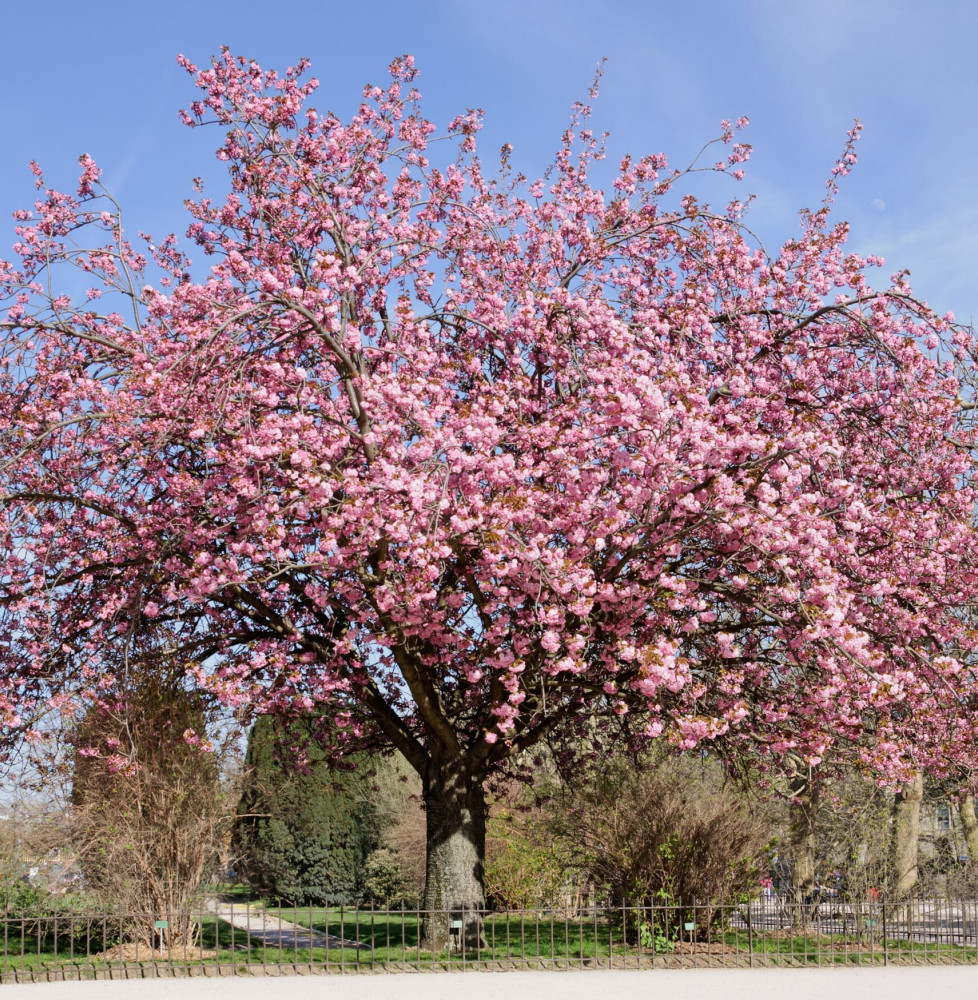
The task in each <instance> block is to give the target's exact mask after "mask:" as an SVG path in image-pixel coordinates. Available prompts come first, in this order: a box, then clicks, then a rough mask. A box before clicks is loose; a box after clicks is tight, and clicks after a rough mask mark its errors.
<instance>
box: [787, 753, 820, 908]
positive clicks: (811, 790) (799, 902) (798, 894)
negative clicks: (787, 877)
mask: <svg viewBox="0 0 978 1000" xmlns="http://www.w3.org/2000/svg"><path fill="white" fill-rule="evenodd" d="M790 788H791V805H790V807H789V812H788V838H789V842H790V845H791V900H792V904H793V905H792V908H791V923H792V925H794V926H796V927H798V926H805V925H806V924H808V922H809V920H810V918H811V913H812V910H813V907H814V906H815V905H816V902H817V901H816V898H815V810H816V806H817V804H818V803H817V789H816V788H815V785H814V784H813V782H812V780H811V772H810V769H809V768H807V767H805V769H804V770H801V769H799V770H798V771H796V772H795V775H794V777H793V778H792V779H791V785H790Z"/></svg>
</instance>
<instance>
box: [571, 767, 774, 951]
mask: <svg viewBox="0 0 978 1000" xmlns="http://www.w3.org/2000/svg"><path fill="white" fill-rule="evenodd" d="M559 833H560V835H561V837H562V839H563V841H564V843H565V844H566V845H567V848H568V849H569V853H570V854H571V855H572V856H573V857H574V858H575V859H576V865H577V868H578V870H579V872H580V873H581V876H582V877H583V878H585V879H587V880H588V881H590V882H592V883H593V884H594V885H595V888H596V891H597V892H598V893H599V894H600V895H602V896H603V897H604V898H605V899H606V901H607V902H609V903H611V904H612V905H613V906H615V907H623V906H636V905H640V906H653V905H655V904H656V903H670V904H672V906H673V907H674V908H673V909H672V910H670V917H669V921H670V926H669V927H659V928H657V930H658V932H660V933H666V934H670V933H673V932H674V931H675V927H677V926H682V924H683V923H685V922H686V921H687V920H689V919H692V914H693V911H692V909H691V908H692V907H693V906H694V905H696V906H697V909H696V911H695V919H696V922H697V924H698V927H699V928H700V929H705V928H706V927H707V926H709V925H710V924H711V923H713V922H714V920H715V919H716V918H717V916H718V914H719V912H720V911H719V910H718V909H716V908H715V907H712V908H711V904H721V903H727V904H729V903H731V902H738V901H740V900H742V899H746V898H747V897H748V896H749V895H750V894H752V893H755V892H756V891H757V889H758V885H759V876H760V871H761V867H762V865H763V864H764V860H765V856H766V848H767V846H768V845H769V843H770V840H771V836H772V828H771V825H770V821H769V819H768V817H767V816H766V814H764V812H763V811H761V810H760V809H759V808H758V807H756V806H754V807H753V808H752V804H751V803H749V802H748V800H747V798H746V797H745V795H744V794H743V793H742V792H741V791H739V790H738V789H736V788H735V787H734V786H733V785H732V784H730V783H728V782H726V781H725V780H724V776H723V772H722V770H721V768H720V767H719V765H718V764H717V763H716V762H714V761H711V760H705V759H701V758H686V757H684V758H665V759H662V760H659V761H656V760H654V759H653V760H645V761H642V762H640V763H639V764H637V765H633V766H626V765H621V764H613V765H611V766H606V767H604V768H603V769H600V770H599V771H597V772H596V773H595V774H594V776H593V777H592V779H591V780H590V781H588V782H587V783H586V784H584V785H582V786H581V787H580V788H577V789H571V790H569V791H568V792H566V793H565V801H564V806H563V809H562V815H561V816H560V818H559ZM636 930H637V928H636V927H635V926H631V927H628V928H627V932H628V934H629V936H634V934H635V931H636Z"/></svg>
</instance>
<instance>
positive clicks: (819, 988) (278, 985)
mask: <svg viewBox="0 0 978 1000" xmlns="http://www.w3.org/2000/svg"><path fill="white" fill-rule="evenodd" d="M976 990H978V967H975V966H961V965H957V966H931V967H912V968H907V967H892V966H891V967H889V968H882V969H831V968H829V969H750V970H747V969H675V970H673V969H669V970H666V969H662V970H645V971H635V972H629V971H621V972H616V971H607V970H596V971H587V970H577V971H570V972H446V973H437V972H434V973H432V972H424V973H379V974H374V975H359V976H356V975H348V976H291V975H290V976H256V977H241V976H238V977H232V976H228V977H226V978H221V979H217V978H213V979H212V978H200V979H197V978H194V979H141V980H130V981H122V982H120V981H105V980H99V981H85V982H69V983H25V984H16V985H4V986H2V987H0V995H2V996H3V997H4V998H5V1000H6V998H10V1000H324V998H328V1000H459V997H460V996H462V997H464V998H465V1000H504V998H505V1000H550V998H551V997H552V998H555V1000H604V998H608V997H611V998H613V1000H786V998H790V1000H867V998H868V997H885V998H886V1000H911V998H913V1000H920V998H921V997H928V996H930V997H933V996H943V997H970V996H975V995H976Z"/></svg>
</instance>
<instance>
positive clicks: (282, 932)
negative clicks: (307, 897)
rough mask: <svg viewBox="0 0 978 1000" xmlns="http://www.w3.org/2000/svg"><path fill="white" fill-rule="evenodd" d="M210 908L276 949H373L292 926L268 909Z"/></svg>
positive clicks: (333, 936)
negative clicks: (268, 911) (267, 910)
mask: <svg viewBox="0 0 978 1000" xmlns="http://www.w3.org/2000/svg"><path fill="white" fill-rule="evenodd" d="M208 909H209V910H210V911H211V913H213V914H214V915H215V916H217V917H218V919H220V920H224V921H226V922H227V923H229V924H231V925H232V926H234V927H236V928H238V929H239V930H242V931H244V932H245V933H246V934H248V935H249V936H250V937H252V938H254V939H256V940H258V941H260V942H263V943H264V944H266V945H268V946H269V947H274V948H367V949H369V948H370V945H369V944H364V943H363V942H362V941H350V940H349V939H348V938H341V937H337V936H336V935H335V934H324V933H323V932H322V931H316V930H310V928H308V927H302V926H301V925H300V924H292V923H289V921H288V920H282V919H281V917H276V916H274V915H272V914H270V913H267V912H266V911H265V910H261V909H257V910H256V909H252V908H251V907H248V906H246V905H243V904H236V905H235V906H231V905H230V904H228V903H210V904H209V905H208Z"/></svg>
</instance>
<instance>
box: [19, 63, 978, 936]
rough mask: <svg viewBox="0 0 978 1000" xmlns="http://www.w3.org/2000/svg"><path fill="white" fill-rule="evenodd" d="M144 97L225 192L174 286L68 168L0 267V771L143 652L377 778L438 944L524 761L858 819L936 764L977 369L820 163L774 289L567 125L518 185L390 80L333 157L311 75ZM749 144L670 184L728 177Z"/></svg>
mask: <svg viewBox="0 0 978 1000" xmlns="http://www.w3.org/2000/svg"><path fill="white" fill-rule="evenodd" d="M181 61H182V63H183V65H184V66H185V68H186V69H187V70H188V71H189V72H190V73H191V74H192V75H193V77H194V79H195V82H196V84H197V86H198V87H199V88H200V91H201V96H200V99H199V100H198V101H196V102H195V103H193V104H192V105H191V106H190V108H189V109H188V110H187V111H186V112H185V113H184V120H185V121H186V123H187V124H188V125H190V126H192V127H198V126H201V125H203V124H205V123H208V122H210V123H217V126H218V128H219V129H220V130H221V133H222V136H223V138H222V142H221V146H220V148H219V149H218V152H217V156H218V159H219V160H220V161H222V163H223V164H224V165H225V166H226V168H227V172H228V189H227V191H225V192H223V193H222V194H220V195H218V196H217V197H210V196H207V195H205V194H204V192H203V189H202V185H201V184H200V182H197V188H198V193H199V196H198V197H197V199H196V200H193V201H190V202H188V205H187V207H188V210H189V212H190V215H191V217H192V222H191V225H190V230H189V235H190V237H191V238H192V240H193V242H194V243H195V244H196V245H197V246H198V247H199V248H201V249H202V251H203V253H204V255H205V262H207V263H210V264H211V265H212V266H211V267H210V268H209V270H208V271H207V272H206V273H200V272H199V271H198V270H195V268H194V267H193V266H192V265H191V263H190V261H189V260H188V258H187V257H185V256H184V254H183V253H182V251H181V250H180V249H179V248H178V246H177V241H176V239H175V238H174V237H172V236H171V237H168V238H166V239H164V240H162V241H160V242H158V243H153V242H152V241H150V240H149V238H148V237H147V238H146V239H145V244H146V245H145V247H143V246H142V244H140V246H139V247H137V245H136V244H135V243H133V242H131V241H130V239H129V237H128V236H127V234H126V232H124V230H123V221H122V216H121V212H120V210H119V208H118V206H117V204H116V203H115V202H114V201H113V200H112V198H111V197H110V195H109V193H108V192H107V191H105V190H104V188H103V187H102V186H101V184H100V180H99V170H98V168H97V166H96V165H95V163H94V162H93V161H92V160H91V159H90V158H89V157H87V156H84V157H82V159H81V164H82V174H81V179H80V182H79V186H78V190H77V193H76V194H74V195H70V194H66V193H63V192H59V191H56V190H54V189H52V188H51V187H49V186H48V185H47V184H46V182H45V180H44V177H43V175H42V174H41V171H40V168H37V167H35V168H34V169H35V173H36V175H37V187H38V189H39V196H38V200H37V203H36V205H35V207H34V208H33V209H32V210H30V211H25V212H22V213H20V214H19V225H18V229H17V243H16V245H15V247H14V253H15V257H14V260H13V261H12V262H9V263H0V296H2V300H3V301H4V302H5V307H4V308H5V311H4V312H0V329H2V331H3V348H2V395H0V428H2V435H3V445H4V450H3V453H4V455H5V456H6V460H5V463H4V465H3V481H2V486H0V495H2V498H3V503H2V506H0V518H2V534H0V539H2V541H0V547H2V559H3V572H2V577H0V585H2V592H0V597H2V614H3V618H2V635H0V641H2V646H0V664H2V667H0V676H2V687H0V714H2V718H3V721H4V723H5V725H6V726H7V727H8V730H9V731H10V732H11V733H13V732H15V731H16V730H17V729H18V727H22V728H23V727H29V726H31V725H33V724H34V723H33V720H34V719H35V717H36V716H37V714H38V713H39V712H41V711H44V710H53V709H60V710H62V711H67V710H71V709H72V707H73V706H75V705H76V704H77V703H78V701H79V699H81V700H84V699H89V700H90V699H97V698H98V696H99V691H100V690H102V689H106V688H111V687H112V685H113V683H114V675H115V674H116V672H117V671H118V670H119V669H120V664H122V663H124V662H126V658H127V656H128V653H127V650H128V649H129V648H130V647H131V645H132V644H133V643H134V642H137V641H138V634H139V630H140V628H141V627H142V626H141V623H142V625H145V624H146V623H147V622H152V623H154V627H155V626H159V627H161V628H165V630H166V632H167V634H168V635H170V636H172V637H173V639H172V650H171V651H170V652H172V654H173V655H177V656H180V657H182V658H183V659H184V661H185V663H186V669H187V672H188V675H189V676H190V677H192V678H193V679H195V680H196V682H197V683H198V684H199V685H201V686H202V687H205V688H207V689H209V690H211V691H212V692H215V693H217V694H218V695H219V696H220V697H221V698H222V699H223V700H224V701H225V702H226V703H227V704H229V705H232V706H240V707H241V708H242V710H252V711H259V712H268V711H297V710H298V711H309V710H313V709H315V710H316V712H317V713H319V714H320V715H321V717H322V719H323V726H322V732H321V733H320V737H321V739H322V740H323V742H324V744H325V745H327V746H329V747H331V748H332V750H333V751H334V752H335V753H337V754H342V753H346V752H349V751H352V750H355V749H362V748H364V747H369V746H374V747H377V746H386V747H393V748H394V749H396V750H397V751H399V752H400V753H401V754H403V755H404V757H405V758H406V759H407V761H408V762H409V763H410V764H411V766H412V767H413V768H414V769H415V770H416V771H417V772H418V774H419V775H420V776H421V778H422V781H423V794H424V800H425V806H426V815H427V824H428V862H427V885H426V890H425V907H426V908H427V909H428V910H429V911H432V912H433V911H434V910H435V909H438V908H443V909H445V910H452V911H456V912H461V913H465V914H469V913H471V912H472V911H475V910H477V909H478V908H479V907H480V906H482V904H483V901H484V897H483V888H482V865H483V857H484V841H485V792H484V787H485V782H486V781H487V780H488V779H489V778H491V777H492V775H494V774H500V773H502V772H504V771H505V770H506V769H507V768H509V767H511V766H512V762H513V760H514V758H516V757H517V756H521V755H522V756H525V754H524V752H525V751H528V750H530V749H531V748H532V747H534V746H535V745H537V744H540V743H541V742H543V741H546V742H548V743H549V744H550V745H551V746H552V748H553V749H554V751H555V752H557V753H558V754H559V753H569V752H571V751H572V750H574V749H575V748H579V747H580V746H582V745H584V742H585V738H588V739H591V740H598V741H604V742H603V744H602V745H604V746H609V747H610V746H613V744H614V741H617V740H623V741H631V742H632V743H633V744H634V743H641V742H642V741H648V740H652V739H657V738H658V739H664V740H666V741H669V742H671V743H672V744H674V745H675V746H677V747H680V748H683V747H694V746H697V745H699V744H701V743H703V742H704V741H716V742H719V743H721V744H725V745H727V746H728V747H730V748H735V747H736V746H737V745H738V743H744V744H745V745H746V744H749V745H751V746H752V747H754V748H755V750H757V751H759V752H760V754H761V760H762V761H763V760H768V761H771V762H776V761H777V760H778V759H780V758H782V757H783V756H784V755H786V754H788V753H791V754H794V755H797V756H800V757H801V758H803V759H805V760H806V761H808V762H810V763H812V764H815V763H817V762H818V760H819V758H821V757H822V756H823V755H825V754H826V752H827V751H828V750H829V749H830V748H831V747H832V746H833V745H834V744H836V743H845V745H847V746H852V747H855V748H856V751H855V752H857V753H859V754H860V755H861V756H862V758H863V760H864V761H865V762H866V763H868V764H872V765H873V766H874V767H876V768H877V769H878V770H879V771H880V773H881V774H882V775H883V776H887V775H889V776H891V777H894V778H897V777H899V776H900V775H904V774H906V773H907V772H908V770H909V769H910V768H912V767H914V766H926V765H927V764H928V763H929V762H932V761H934V760H938V759H939V758H940V757H941V756H942V755H946V754H949V753H952V752H953V753H960V752H963V750H962V749H961V748H963V747H965V746H966V745H970V744H969V742H968V739H965V738H964V737H963V736H961V735H960V733H959V734H958V736H956V737H955V738H956V739H957V742H955V743H953V744H952V743H949V742H948V740H947V739H946V738H945V728H944V727H943V725H942V724H940V723H939V722H938V721H936V720H938V719H939V718H943V719H946V718H947V717H949V716H948V713H951V714H954V713H955V712H956V713H958V715H959V716H960V718H961V719H966V718H967V712H965V711H964V710H963V709H962V706H965V705H966V703H967V699H968V698H969V697H970V694H969V690H970V684H971V683H972V676H971V673H970V671H969V669H968V667H967V663H968V657H969V655H970V649H971V646H972V644H973V641H974V640H973V636H972V635H971V633H970V632H969V631H968V629H967V628H966V627H965V624H964V623H965V622H966V620H967V619H966V616H965V615H964V614H963V613H962V609H964V608H965V607H966V606H967V605H968V603H969V602H970V601H971V600H972V598H973V596H974V594H973V591H974V586H975V583H974V574H973V566H972V562H971V550H972V548H973V546H972V543H971V539H972V529H971V523H972V507H973V500H974V497H973V493H972V487H971V482H970V464H969V463H970V451H969V445H970V438H969V436H968V432H967V429H966V428H962V426H961V424H960V421H959V418H958V416H959V400H958V396H959V394H960V393H961V392H962V391H963V390H962V387H961V382H960V379H959V377H958V375H957V374H956V370H957V371H960V370H961V369H962V368H964V369H969V366H971V361H970V352H971V350H972V347H973V344H972V340H971V338H970V334H969V332H968V331H965V330H963V329H960V328H958V327H955V326H954V325H953V322H952V320H951V318H950V317H943V318H942V317H939V316H936V315H934V314H933V313H932V312H931V311H930V310H928V309H927V308H926V307H925V306H924V305H922V304H921V303H919V302H917V301H916V300H915V299H914V298H913V297H912V295H911V292H910V289H909V287H908V284H907V281H906V276H905V275H903V274H897V275H895V276H894V277H893V278H892V280H891V282H890V283H889V284H888V285H887V286H886V287H885V288H884V289H883V290H882V291H874V290H873V287H872V286H871V284H870V282H869V278H868V276H867V275H868V272H869V271H870V269H871V268H872V267H873V266H874V265H876V264H878V263H880V262H879V261H876V260H874V259H861V258H860V257H858V256H856V255H855V254H852V253H848V252H847V251H846V248H845V240H846V227H845V225H843V224H837V223H833V222H832V221H831V220H830V217H829V207H830V202H831V199H832V195H833V194H834V191H835V183H836V179H837V178H838V177H839V176H840V175H843V174H845V173H846V172H847V171H848V170H849V168H850V167H851V165H852V163H853V162H854V160H855V154H854V143H855V140H856V134H857V130H853V132H852V133H851V134H850V139H849V142H848V144H847V145H846V147H845V150H844V153H843V156H842V158H841V159H840V160H839V162H838V163H837V164H836V166H835V168H834V171H833V176H832V179H831V180H830V182H829V192H828V195H827V197H826V200H825V202H824V203H823V204H822V205H820V206H819V208H818V209H816V210H814V211H806V212H804V213H802V216H801V228H800V231H799V233H798V235H797V236H796V237H795V238H792V239H789V240H788V241H787V242H786V243H785V244H784V245H783V246H782V247H781V248H780V250H779V251H778V252H777V253H776V254H768V253H766V252H765V251H764V250H763V249H762V248H761V247H760V246H759V245H758V243H757V241H756V240H754V239H752V238H751V237H750V235H749V232H748V230H747V229H746V228H745V225H744V221H743V218H742V213H743V210H744V206H743V205H742V204H740V203H738V202H736V201H735V202H733V203H731V204H730V205H729V206H727V207H726V208H725V209H724V210H723V211H719V212H715V211H711V210H710V209H709V207H707V206H705V205H701V204H699V203H698V202H697V201H696V200H695V199H694V198H693V197H692V196H689V195H685V196H680V195H681V193H680V191H679V190H678V185H679V184H680V182H683V183H685V181H686V180H687V179H689V178H690V176H691V174H693V173H695V171H696V170H698V169H704V168H703V167H701V166H697V165H694V166H693V167H691V168H688V169H687V170H685V171H683V170H675V169H672V168H670V167H669V166H668V164H667V161H666V159H665V157H664V156H662V155H651V156H645V157H643V158H640V159H631V158H627V157H626V158H625V159H624V160H622V162H621V163H620V164H619V166H618V169H617V171H611V170H608V175H609V190H608V191H607V192H605V191H602V190H601V189H599V188H598V187H596V186H595V182H594V181H593V179H592V178H593V176H594V174H595V173H596V172H598V171H599V170H602V169H607V168H606V167H605V165H603V164H599V161H600V160H601V159H602V158H603V154H604V144H603V140H602V139H601V138H600V137H598V136H596V135H594V134H593V133H592V131H591V129H590V126H589V120H590V109H589V107H588V106H587V105H578V106H576V107H575V110H574V113H573V117H572V121H571V124H570V127H569V128H568V130H567V132H566V133H565V134H564V136H563V140H562V142H561V144H560V146H559V149H558V152H557V154H556V158H555V161H554V163H553V166H552V167H551V169H550V171H549V172H548V173H547V174H546V176H544V177H543V178H541V179H539V180H535V181H533V182H529V181H528V180H526V179H524V178H523V177H521V176H520V175H518V174H515V173H514V172H513V168H512V167H511V164H510V155H511V150H510V148H509V147H504V149H503V151H502V159H501V165H500V168H499V170H498V172H495V171H494V172H493V175H492V176H490V175H489V174H487V173H486V172H485V170H484V167H483V163H482V161H481V160H480V159H479V157H478V156H477V153H476V135H477V132H478V129H479V125H480V118H479V114H478V113H476V112H468V113H466V114H464V115H462V116H460V117H458V118H456V119H455V120H453V121H452V122H451V123H449V125H448V127H447V130H446V132H445V133H444V135H439V134H438V133H437V131H436V128H435V126H434V125H433V124H431V123H430V122H429V121H427V120H426V119H425V118H424V117H423V115H422V113H421V108H420V104H419V97H418V95H417V93H416V92H415V91H414V89H413V80H414V78H415V69H414V66H413V63H412V61H411V60H410V59H409V58H404V59H400V60H398V61H396V62H395V63H394V64H393V65H392V67H391V74H392V79H391V82H390V84H389V85H388V86H387V87H386V88H379V87H367V88H366V90H365V91H364V96H363V103H362V105H361V106H360V108H359V110H358V111H357V113H356V114H355V115H354V116H353V117H352V119H350V120H349V121H341V120H340V119H339V118H338V117H336V116H334V115H332V114H324V113H319V112H317V111H316V110H313V108H312V107H311V106H310V105H309V98H310V96H311V94H312V92H313V90H314V89H315V87H316V81H315V80H311V79H307V78H306V77H305V70H306V68H307V67H306V66H305V64H300V65H298V66H296V67H294V68H291V69H289V70H288V71H287V72H286V73H285V74H284V75H281V76H279V75H276V74H275V73H272V72H264V71H262V70H261V69H260V68H259V67H258V66H257V65H255V64H254V63H251V62H247V61H243V60H237V59H235V58H233V57H232V56H231V55H230V54H228V53H227V52H225V53H223V54H222V55H221V56H220V57H218V58H216V59H215V60H213V62H212V65H211V66H210V67H208V68H206V69H204V70H202V71H198V69H197V68H196V67H195V66H193V65H192V64H191V63H189V62H188V61H187V60H181ZM592 96H593V95H592ZM744 125H746V120H741V121H740V122H738V123H737V125H736V126H731V125H729V124H728V123H724V124H723V127H722V135H721V137H720V139H718V140H717V145H716V146H710V147H707V150H710V149H714V148H716V149H719V150H720V151H721V156H722V158H721V159H720V160H719V161H718V162H717V163H716V164H715V165H713V164H709V165H708V166H707V167H705V169H709V170H716V171H719V172H721V173H727V174H730V175H732V177H733V178H735V179H739V178H740V177H741V176H742V164H743V163H744V161H745V160H746V159H747V157H748V155H749V147H748V146H746V145H745V144H744V143H742V142H740V141H738V137H737V132H738V130H739V129H740V128H742V127H743V126H744ZM436 152H439V153H440V154H443V155H440V158H439V159H438V160H437V165H436V160H435V153H436ZM704 155H705V154H704ZM701 159H702V157H701ZM698 162H699V161H698ZM939 351H940V352H942V353H940V354H939V353H938V352H939ZM951 650H953V651H954V655H951V653H950V652H949V651H951ZM908 720H909V721H908ZM924 728H927V732H928V733H930V734H931V736H930V737H929V738H928V739H927V740H921V741H918V740H917V739H916V738H915V737H916V736H917V735H918V734H919V733H920V732H921V731H923V729H924ZM969 739H970V737H969ZM922 757H926V758H927V759H926V760H924V759H921V758H922ZM465 919H466V921H467V924H466V926H467V927H469V926H470V925H471V930H467V931H466V933H467V934H469V933H471V934H473V935H477V934H478V923H477V920H474V919H473V920H469V918H468V917H466V918H465ZM426 933H427V935H428V939H429V940H430V941H432V942H435V943H439V942H443V941H444V940H445V939H446V937H447V924H446V921H444V920H442V921H437V920H429V922H428V925H427V931H426Z"/></svg>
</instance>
